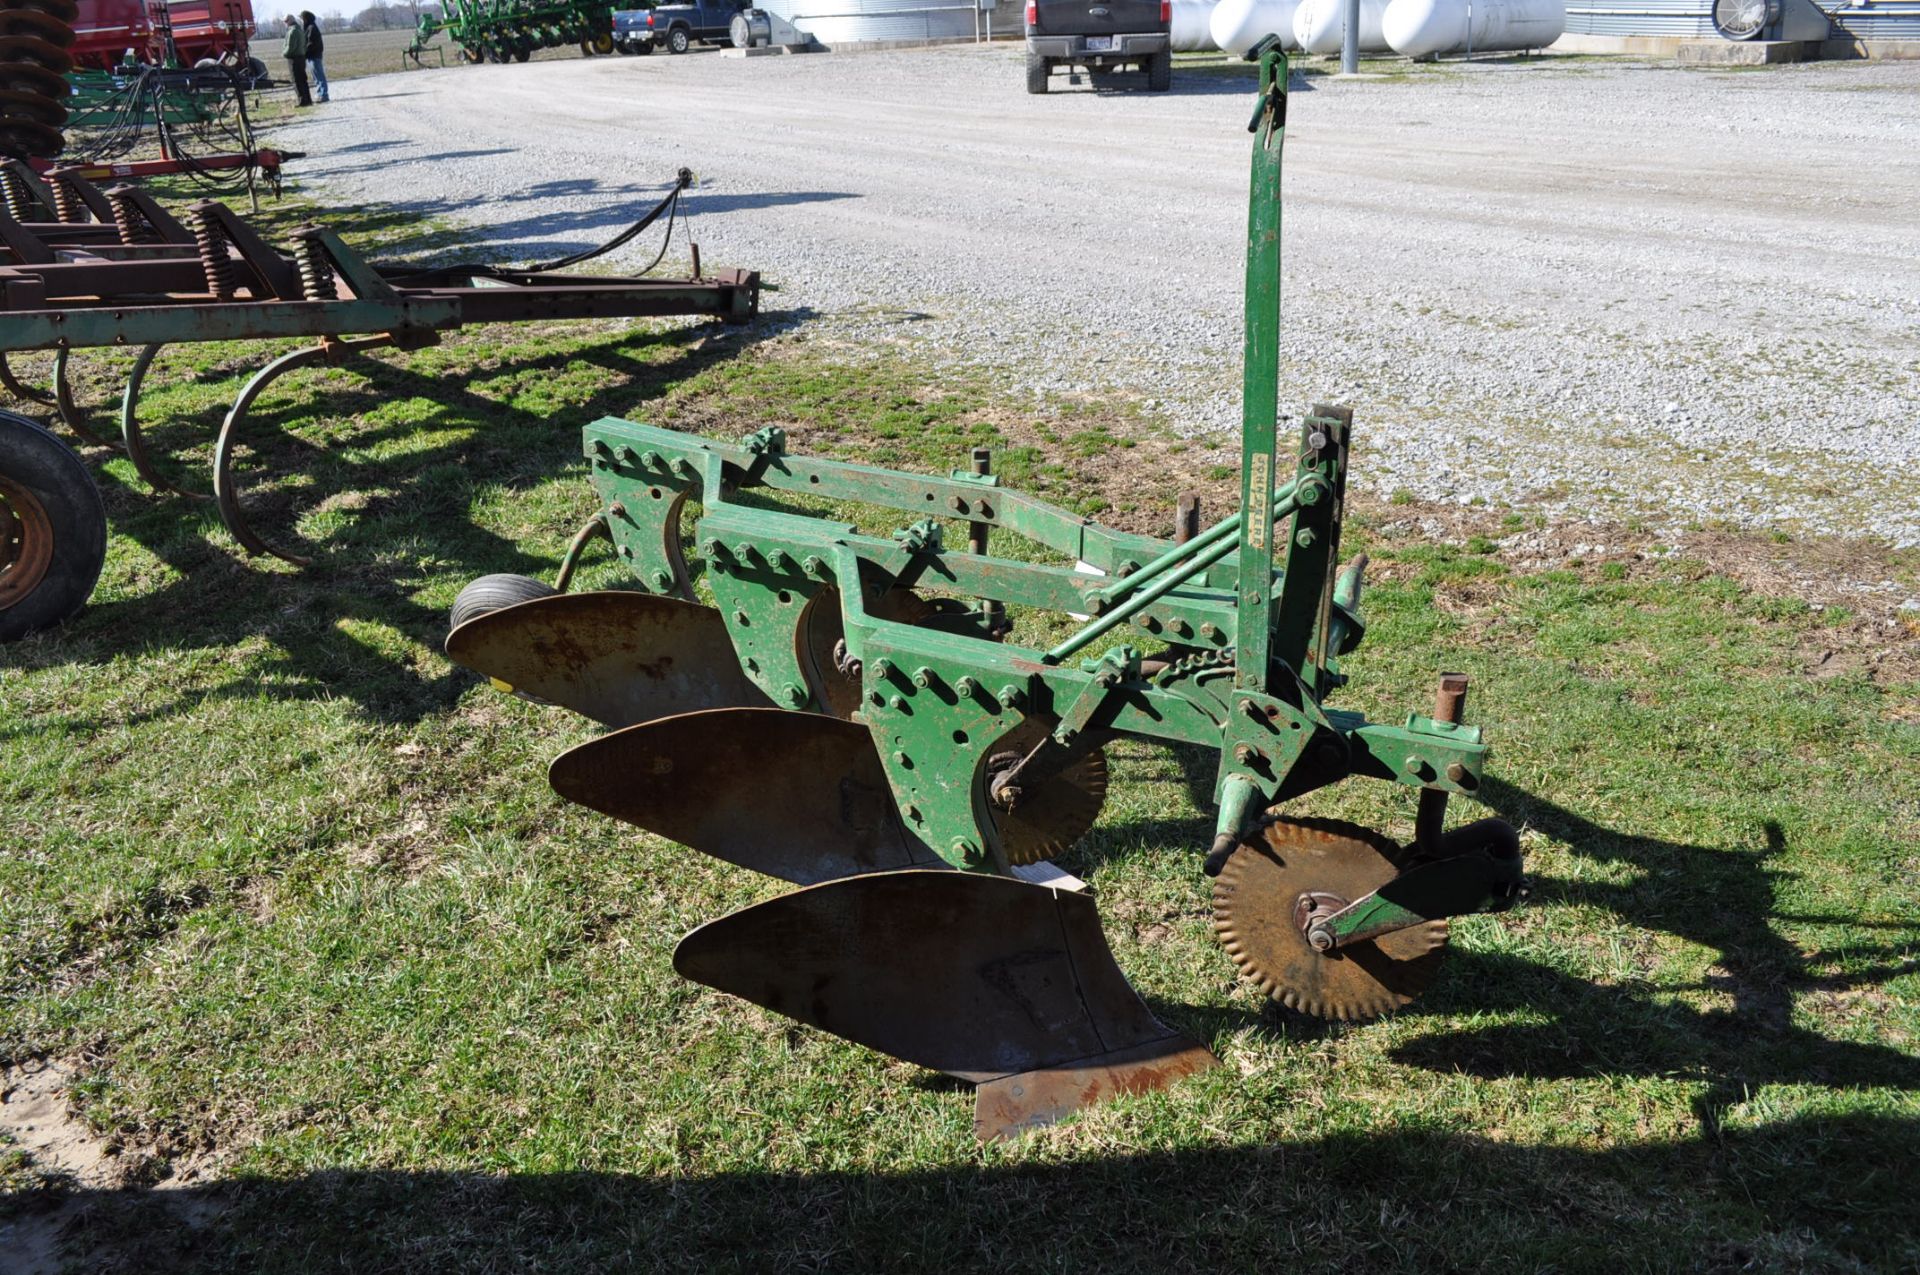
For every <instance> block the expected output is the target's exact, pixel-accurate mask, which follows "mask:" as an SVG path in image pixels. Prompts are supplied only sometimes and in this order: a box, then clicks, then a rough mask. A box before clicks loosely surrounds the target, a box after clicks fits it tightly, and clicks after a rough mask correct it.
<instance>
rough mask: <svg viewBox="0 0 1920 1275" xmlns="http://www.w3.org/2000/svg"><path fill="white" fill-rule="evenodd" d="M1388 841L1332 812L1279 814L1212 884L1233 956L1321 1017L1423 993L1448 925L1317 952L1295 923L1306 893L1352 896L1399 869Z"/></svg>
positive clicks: (1372, 1010) (1217, 922) (1218, 926)
mask: <svg viewBox="0 0 1920 1275" xmlns="http://www.w3.org/2000/svg"><path fill="white" fill-rule="evenodd" d="M1395 850H1396V848H1395V846H1394V845H1393V843H1392V842H1391V841H1388V840H1387V839H1386V838H1384V837H1382V836H1380V835H1379V834H1378V833H1375V832H1371V831H1369V830H1367V829H1365V828H1361V827H1359V826H1357V825H1355V824H1350V823H1342V822H1339V821H1337V820H1332V819H1276V820H1275V821H1274V822H1273V823H1272V824H1271V825H1269V826H1268V828H1267V829H1266V831H1265V833H1264V834H1263V835H1262V837H1261V838H1260V840H1258V841H1256V842H1253V843H1252V844H1249V845H1243V846H1241V847H1240V848H1239V849H1237V850H1235V851H1234V852H1233V854H1232V856H1231V857H1230V858H1228V860H1227V862H1226V866H1225V867H1224V868H1222V869H1221V872H1220V875H1219V876H1218V877H1216V878H1215V879H1214V883H1213V928H1214V933H1215V934H1216V935H1217V936H1218V937H1219V939H1220V942H1221V944H1222V946H1224V947H1225V948H1226V949H1227V955H1228V956H1230V957H1232V958H1233V962H1234V964H1235V965H1238V966H1239V967H1240V969H1241V971H1242V972H1243V973H1244V974H1246V976H1247V977H1248V978H1249V979H1251V980H1252V981H1253V982H1255V983H1257V984H1258V985H1259V986H1260V987H1261V988H1262V989H1263V990H1265V991H1266V993H1267V994H1268V995H1269V996H1271V997H1273V999H1275V1000H1277V1001H1279V1002H1280V1003H1281V1004H1283V1005H1286V1006H1289V1007H1291V1008H1293V1009H1297V1010H1299V1011H1301V1012H1302V1013H1306V1014H1313V1015H1315V1016H1317V1017H1320V1018H1339V1019H1361V1018H1372V1017H1374V1016H1376V1015H1379V1014H1384V1013H1387V1012H1388V1011H1390V1010H1395V1009H1398V1008H1400V1007H1401V1006H1402V1005H1405V1004H1407V1003H1408V1002H1409V1001H1411V1000H1412V999H1413V998H1414V997H1415V996H1417V995H1419V994H1420V993H1421V992H1423V991H1425V990H1426V989H1427V987H1428V986H1429V985H1430V984H1431V983H1432V982H1433V978H1434V975H1435V974H1436V973H1437V972H1438V971H1439V967H1440V961H1441V959H1442V958H1443V957H1444V956H1445V954H1446V944H1447V923H1446V922H1445V921H1428V922H1426V923H1425V924H1423V925H1416V926H1413V927H1412V928H1410V929H1405V930H1398V931H1395V932H1394V933H1392V934H1387V935H1384V936H1382V937H1381V938H1378V939H1375V940H1373V941H1371V942H1368V943H1358V944H1355V945H1353V946H1351V947H1341V948H1337V949H1335V950H1334V951H1332V952H1326V953H1322V952H1316V951H1315V950H1314V949H1313V946H1312V945H1311V944H1310V943H1308V942H1307V936H1306V935H1305V934H1304V933H1302V932H1301V929H1300V926H1299V925H1298V923H1296V921H1295V920H1294V905H1295V903H1297V902H1298V901H1299V899H1300V896H1301V895H1302V894H1305V893H1309V892H1322V893H1327V894H1335V895H1338V896H1340V897H1341V898H1343V899H1345V900H1347V901H1348V902H1352V901H1353V900H1355V899H1358V898H1360V897H1361V896H1363V895H1366V894H1370V893H1372V892H1373V891H1374V890H1377V889H1379V888H1380V887H1381V886H1382V885H1385V884H1386V883H1387V882H1388V881H1390V880H1392V879H1393V878H1394V877H1395V876H1397V875H1398V874H1399V869H1398V868H1397V867H1396V866H1395V864H1394V854H1395Z"/></svg>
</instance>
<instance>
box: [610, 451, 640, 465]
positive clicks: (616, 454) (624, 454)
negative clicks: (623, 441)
mask: <svg viewBox="0 0 1920 1275" xmlns="http://www.w3.org/2000/svg"><path fill="white" fill-rule="evenodd" d="M613 458H614V460H616V461H618V462H619V463H620V464H622V465H631V464H633V463H635V462H636V461H638V460H639V459H640V456H639V454H638V453H636V452H635V451H634V450H633V448H631V447H625V446H621V447H616V448H614V449H613Z"/></svg>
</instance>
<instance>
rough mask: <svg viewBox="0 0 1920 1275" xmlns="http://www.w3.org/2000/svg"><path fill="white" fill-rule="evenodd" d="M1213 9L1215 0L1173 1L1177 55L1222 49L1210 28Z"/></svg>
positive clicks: (1174, 36)
mask: <svg viewBox="0 0 1920 1275" xmlns="http://www.w3.org/2000/svg"><path fill="white" fill-rule="evenodd" d="M1213 7H1214V6H1213V0H1173V51H1174V52H1175V53H1211V52H1213V51H1214V50H1215V49H1217V48H1219V47H1220V46H1219V45H1217V44H1215V43H1214V42H1213V32H1212V31H1211V30H1210V29H1209V27H1208V24H1209V22H1210V21H1211V20H1212V18H1213Z"/></svg>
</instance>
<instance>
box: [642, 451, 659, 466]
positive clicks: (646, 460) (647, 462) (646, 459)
mask: <svg viewBox="0 0 1920 1275" xmlns="http://www.w3.org/2000/svg"><path fill="white" fill-rule="evenodd" d="M640 467H641V468H642V469H658V468H660V453H659V452H641V453H640Z"/></svg>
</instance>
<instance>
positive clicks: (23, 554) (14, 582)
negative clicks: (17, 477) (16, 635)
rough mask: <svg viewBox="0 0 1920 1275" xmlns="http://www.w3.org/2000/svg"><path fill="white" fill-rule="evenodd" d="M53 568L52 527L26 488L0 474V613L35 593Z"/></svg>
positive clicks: (36, 499) (42, 508) (43, 511)
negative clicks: (35, 589) (49, 568)
mask: <svg viewBox="0 0 1920 1275" xmlns="http://www.w3.org/2000/svg"><path fill="white" fill-rule="evenodd" d="M52 565H53V523H52V520H51V519H49V518H48V516H47V509H46V506H45V505H43V504H41V503H40V498H39V497H38V496H36V495H34V494H33V492H32V491H30V490H29V489H28V488H27V487H26V486H25V485H24V484H21V483H18V482H15V481H14V480H13V479H12V478H10V477H9V476H7V475H6V474H4V473H0V611H4V610H6V609H7V608H8V607H10V606H12V605H13V604H14V603H16V602H19V601H20V600H21V599H22V598H25V597H26V596H27V595H28V594H30V593H32V592H33V591H34V588H35V587H36V586H38V585H39V583H40V582H41V581H42V580H44V579H46V576H47V568H48V567H50V566H52Z"/></svg>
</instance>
